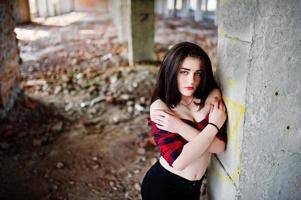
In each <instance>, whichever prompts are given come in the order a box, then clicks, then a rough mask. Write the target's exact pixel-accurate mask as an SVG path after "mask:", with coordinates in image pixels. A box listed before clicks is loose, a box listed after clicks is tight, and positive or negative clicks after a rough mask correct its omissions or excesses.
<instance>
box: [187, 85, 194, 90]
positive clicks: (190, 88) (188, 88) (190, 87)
mask: <svg viewBox="0 0 301 200" xmlns="http://www.w3.org/2000/svg"><path fill="white" fill-rule="evenodd" d="M185 88H186V89H187V90H193V89H194V87H192V86H189V87H185Z"/></svg>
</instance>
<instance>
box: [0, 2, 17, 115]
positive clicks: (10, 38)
mask: <svg viewBox="0 0 301 200" xmlns="http://www.w3.org/2000/svg"><path fill="white" fill-rule="evenodd" d="M0 19H1V20H0V119H1V118H3V117H5V114H6V113H7V111H8V110H10V109H11V108H12V106H13V104H14V102H15V100H16V98H17V94H18V93H19V91H20V89H19V77H20V73H19V65H20V57H19V49H18V45H17V39H16V34H15V32H14V28H15V24H14V19H13V6H12V3H11V1H5V0H0Z"/></svg>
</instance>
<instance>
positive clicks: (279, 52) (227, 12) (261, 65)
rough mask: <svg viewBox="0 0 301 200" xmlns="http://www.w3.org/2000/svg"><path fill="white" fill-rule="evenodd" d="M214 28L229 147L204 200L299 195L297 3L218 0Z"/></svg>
mask: <svg viewBox="0 0 301 200" xmlns="http://www.w3.org/2000/svg"><path fill="white" fill-rule="evenodd" d="M218 25H219V29H218V31H219V39H218V55H219V67H218V69H217V76H218V78H219V80H220V82H221V84H222V89H223V92H224V97H225V103H226V105H227V108H228V114H229V123H228V145H227V151H226V152H225V153H223V154H222V155H219V156H218V159H216V158H214V157H213V158H212V162H211V166H210V170H209V180H208V181H209V190H208V193H209V198H210V199H227V200H228V199H229V200H230V199H300V198H301V170H300V169H301V131H300V128H301V127H300V126H301V123H300V122H301V120H300V119H301V79H300V77H301V67H300V65H301V1H299V0H288V1H280V0H278V1H276V0H275V1H268V0H265V1H252V0H242V1H234V0H223V1H220V9H219V24H218ZM218 160H219V161H220V162H221V163H219V161H218Z"/></svg>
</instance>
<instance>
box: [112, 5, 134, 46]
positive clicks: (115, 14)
mask: <svg viewBox="0 0 301 200" xmlns="http://www.w3.org/2000/svg"><path fill="white" fill-rule="evenodd" d="M129 9H130V8H129V2H128V1H126V0H111V2H110V12H111V16H112V19H113V22H114V24H115V25H116V27H117V30H118V39H119V41H120V42H126V41H128V37H129V28H130V25H129V24H130V22H129V12H130V11H129Z"/></svg>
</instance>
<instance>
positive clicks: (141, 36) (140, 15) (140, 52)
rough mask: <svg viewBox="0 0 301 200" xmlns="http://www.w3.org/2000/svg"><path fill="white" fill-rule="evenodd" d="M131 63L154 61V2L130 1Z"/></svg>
mask: <svg viewBox="0 0 301 200" xmlns="http://www.w3.org/2000/svg"><path fill="white" fill-rule="evenodd" d="M129 6H130V29H129V45H128V46H129V63H130V65H133V64H135V63H137V62H139V61H147V60H153V51H154V50H153V47H154V22H155V19H154V0H147V1H145V0H129Z"/></svg>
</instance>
